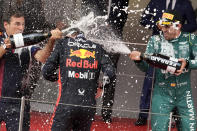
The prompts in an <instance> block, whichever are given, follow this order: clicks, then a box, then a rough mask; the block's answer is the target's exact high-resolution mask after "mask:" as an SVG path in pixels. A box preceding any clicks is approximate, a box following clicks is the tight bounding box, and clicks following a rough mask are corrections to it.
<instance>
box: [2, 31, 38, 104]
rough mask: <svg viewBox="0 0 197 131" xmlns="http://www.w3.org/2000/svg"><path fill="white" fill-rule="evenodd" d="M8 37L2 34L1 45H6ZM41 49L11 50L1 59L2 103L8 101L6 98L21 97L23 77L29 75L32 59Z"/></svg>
mask: <svg viewBox="0 0 197 131" xmlns="http://www.w3.org/2000/svg"><path fill="white" fill-rule="evenodd" d="M6 37H7V35H6V33H5V32H3V33H1V35H0V44H3V43H4V39H5V38H6ZM39 49H40V48H39V47H36V46H32V47H31V48H18V49H15V50H14V49H9V50H8V51H7V52H6V53H5V54H4V55H3V56H2V58H0V101H3V100H6V99H7V98H6V97H11V98H18V97H20V95H19V94H20V91H21V87H22V81H23V77H24V76H25V74H26V73H27V70H28V67H29V64H30V60H31V58H32V59H33V57H34V54H35V53H36V51H38V50H39ZM4 98H5V99H4Z"/></svg>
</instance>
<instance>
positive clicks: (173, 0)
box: [166, 0, 177, 10]
mask: <svg viewBox="0 0 197 131" xmlns="http://www.w3.org/2000/svg"><path fill="white" fill-rule="evenodd" d="M176 1H177V0H172V10H173V9H174V7H175V4H176ZM169 3H170V0H166V9H167V8H168V5H169Z"/></svg>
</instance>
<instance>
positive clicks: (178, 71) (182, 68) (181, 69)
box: [174, 58, 187, 76]
mask: <svg viewBox="0 0 197 131" xmlns="http://www.w3.org/2000/svg"><path fill="white" fill-rule="evenodd" d="M178 61H180V62H181V68H180V70H177V71H176V73H174V74H175V75H176V76H178V75H180V74H181V73H183V72H184V69H185V67H186V65H187V61H186V60H185V59H184V58H180V59H178Z"/></svg>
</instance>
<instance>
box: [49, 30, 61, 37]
mask: <svg viewBox="0 0 197 131" xmlns="http://www.w3.org/2000/svg"><path fill="white" fill-rule="evenodd" d="M51 34H52V36H51V37H50V39H53V40H56V39H61V38H62V32H61V31H60V30H59V29H58V28H56V29H54V30H51Z"/></svg>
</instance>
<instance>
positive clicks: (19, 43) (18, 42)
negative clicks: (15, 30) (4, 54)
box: [13, 33, 24, 48]
mask: <svg viewBox="0 0 197 131" xmlns="http://www.w3.org/2000/svg"><path fill="white" fill-rule="evenodd" d="M13 38H14V43H15V47H16V48H19V47H23V46H24V40H23V35H22V33H19V34H15V35H13Z"/></svg>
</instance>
